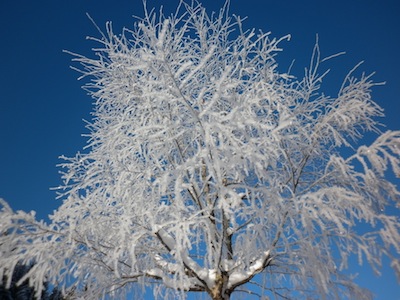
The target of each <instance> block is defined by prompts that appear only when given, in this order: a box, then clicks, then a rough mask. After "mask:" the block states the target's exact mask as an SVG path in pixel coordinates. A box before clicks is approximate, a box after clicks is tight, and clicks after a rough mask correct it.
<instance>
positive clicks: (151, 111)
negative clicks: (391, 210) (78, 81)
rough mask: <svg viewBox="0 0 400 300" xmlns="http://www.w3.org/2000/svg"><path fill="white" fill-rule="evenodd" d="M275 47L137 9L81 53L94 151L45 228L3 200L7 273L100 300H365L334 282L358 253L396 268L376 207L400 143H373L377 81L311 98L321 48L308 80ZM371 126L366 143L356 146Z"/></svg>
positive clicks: (185, 14) (205, 20)
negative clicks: (127, 295) (132, 292)
mask: <svg viewBox="0 0 400 300" xmlns="http://www.w3.org/2000/svg"><path fill="white" fill-rule="evenodd" d="M227 4H228V3H227ZM226 6H227V5H226ZM286 38H288V37H284V38H283V39H286ZM281 41H282V39H274V38H271V37H270V34H268V33H262V32H260V33H256V31H255V30H249V31H246V30H244V29H243V26H242V22H241V19H240V18H239V17H234V18H233V17H230V16H229V14H228V12H227V9H226V7H224V8H223V9H222V10H221V11H220V13H219V14H212V15H208V14H207V13H206V11H205V9H204V8H203V7H202V6H200V5H197V4H192V5H188V4H185V3H181V7H180V10H178V12H177V13H176V14H173V15H171V16H164V15H162V13H161V14H159V15H157V14H155V13H153V12H151V13H148V12H147V11H146V13H145V17H144V18H143V19H139V20H138V21H137V23H136V24H135V26H134V28H133V29H131V30H128V29H126V30H124V31H123V33H122V34H121V35H116V34H114V33H113V31H112V26H111V23H108V24H107V26H106V31H105V32H104V33H102V35H101V38H99V39H97V42H99V45H100V46H99V47H98V48H97V49H95V52H96V57H95V58H86V57H84V56H80V55H75V58H74V60H75V61H77V62H79V63H80V64H81V65H82V68H81V69H80V70H81V72H82V74H83V75H82V77H89V78H90V82H89V83H88V84H87V85H86V89H87V90H88V91H89V92H90V94H91V96H92V97H93V99H94V100H95V103H94V112H93V120H92V122H91V123H90V126H89V128H90V135H89V142H88V149H87V151H86V152H85V153H83V154H80V153H78V154H77V155H76V157H73V158H64V159H65V163H63V164H62V167H63V170H64V173H63V179H64V186H63V187H61V188H60V190H62V191H63V194H62V196H63V197H64V203H63V205H62V206H61V207H60V208H59V209H58V210H57V211H56V212H55V213H54V214H53V215H52V216H51V220H52V223H51V224H44V223H41V222H37V221H35V219H34V217H33V216H32V215H30V214H25V213H23V212H17V213H14V212H13V211H12V210H11V209H10V208H9V207H8V205H7V204H6V203H5V202H2V205H3V209H2V212H1V218H0V220H1V221H0V222H1V223H0V224H1V230H2V231H3V233H4V234H3V235H2V237H1V238H0V245H1V247H0V251H1V255H0V271H1V272H0V275H2V274H3V273H6V274H11V272H12V270H13V268H14V267H15V262H18V261H23V262H25V261H29V260H34V261H35V262H36V264H35V266H34V267H33V268H32V270H30V272H29V274H28V275H29V278H30V280H31V282H32V284H33V285H34V286H35V288H36V289H37V290H38V291H39V292H40V290H41V289H43V287H42V286H40V284H41V282H43V279H44V278H46V279H48V280H52V281H54V282H57V283H60V282H61V283H64V284H65V285H66V288H69V289H71V288H72V287H73V288H75V289H76V290H75V291H76V294H77V295H79V293H82V295H83V296H84V297H85V298H90V297H93V298H94V299H98V297H101V296H104V295H106V294H109V295H111V296H116V295H117V294H118V293H123V292H125V291H128V290H129V288H130V287H132V286H143V285H154V286H155V288H154V293H155V295H156V296H157V295H158V296H161V297H168V296H171V297H173V298H174V297H184V296H185V293H186V292H190V291H192V292H203V293H204V294H208V295H209V296H210V297H212V298H213V299H229V298H230V297H231V296H232V295H234V294H235V293H238V294H239V293H241V292H243V291H247V292H248V293H249V294H252V295H270V294H273V295H275V296H276V297H277V298H279V297H282V298H283V299H286V297H291V296H295V297H296V298H301V297H304V298H307V297H309V296H311V295H320V297H321V298H326V297H329V298H338V299H339V298H341V297H345V296H346V295H347V296H349V297H351V298H352V299H354V298H365V297H368V294H367V293H365V291H363V290H362V289H360V288H358V287H357V286H356V285H355V284H354V283H352V281H351V280H350V279H349V278H347V277H346V276H345V275H344V273H343V272H342V271H343V269H346V268H347V266H348V265H347V262H348V259H349V257H350V256H351V255H352V254H355V255H358V257H359V259H360V263H361V262H363V260H364V259H366V261H367V262H368V263H369V264H370V265H371V266H372V267H373V268H374V270H376V271H379V267H380V265H381V259H382V257H383V256H388V257H389V258H390V259H391V260H392V266H393V267H394V268H395V269H396V271H397V272H399V267H398V266H399V257H398V255H394V254H393V249H394V250H395V253H399V252H400V249H399V242H400V233H399V231H400V228H399V222H398V220H397V218H396V217H394V216H389V215H385V214H384V213H383V209H384V208H385V207H387V206H391V205H393V204H395V203H396V202H397V203H398V200H399V191H398V190H397V188H396V187H395V186H394V185H393V184H392V183H390V182H389V181H388V180H387V179H386V177H385V176H387V173H388V168H389V167H390V168H391V169H392V170H393V172H394V173H395V174H396V175H397V176H398V175H399V170H400V161H399V155H400V150H399V145H400V132H386V133H383V134H382V133H380V131H379V130H378V125H379V124H378V123H377V121H376V117H380V116H383V112H382V109H381V108H380V107H379V106H378V105H377V104H376V103H375V102H373V101H372V99H371V88H372V87H373V86H374V85H375V84H374V83H373V82H372V81H371V78H370V76H364V75H363V76H361V78H359V79H357V78H355V77H353V76H352V73H350V74H349V76H347V77H346V78H345V79H344V82H343V86H342V87H341V89H340V91H339V92H338V95H337V96H336V97H333V96H332V97H328V96H326V95H324V94H323V93H322V92H321V91H320V89H321V83H322V81H323V79H324V78H325V76H326V74H327V72H325V71H322V72H321V71H320V67H321V66H320V65H321V64H322V63H323V62H324V59H321V57H320V51H319V48H318V44H317V45H316V46H315V48H314V51H313V54H312V59H311V64H310V67H309V68H308V69H306V72H305V75H304V77H303V78H302V79H296V78H294V77H293V76H291V75H290V74H281V73H279V72H278V71H277V63H276V61H275V55H276V53H277V52H278V51H280V50H281V49H280V48H279V45H278V44H279V42H281ZM365 131H373V132H375V133H377V134H378V138H377V140H376V142H374V143H373V144H372V145H371V146H361V147H360V148H359V149H358V150H354V149H355V148H356V142H357V140H358V139H359V138H360V137H362V136H363V134H364V132H365ZM344 147H347V148H348V151H352V154H350V155H347V156H343V155H342V154H341V153H342V152H341V151H339V150H342V149H343V148H344ZM346 153H349V152H346ZM360 222H366V223H368V224H370V225H371V226H372V227H371V228H372V230H369V231H368V232H366V233H363V232H362V231H360V230H359V228H357V225H358V224H360ZM262 276H264V277H265V278H264V279H263V280H258V278H262ZM261 282H264V283H265V285H263V286H262V287H260V283H261Z"/></svg>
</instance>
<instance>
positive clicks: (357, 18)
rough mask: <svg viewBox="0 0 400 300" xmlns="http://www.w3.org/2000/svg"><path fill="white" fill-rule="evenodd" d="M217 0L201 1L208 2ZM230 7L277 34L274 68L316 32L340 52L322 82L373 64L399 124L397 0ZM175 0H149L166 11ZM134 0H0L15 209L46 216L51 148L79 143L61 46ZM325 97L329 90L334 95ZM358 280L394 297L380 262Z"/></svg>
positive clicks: (79, 106)
mask: <svg viewBox="0 0 400 300" xmlns="http://www.w3.org/2000/svg"><path fill="white" fill-rule="evenodd" d="M223 1H224V0H205V1H202V2H203V4H204V6H205V7H207V8H209V10H210V11H212V10H216V9H218V8H219V7H220V6H221V5H222V3H223ZM231 2H232V4H231V11H232V13H235V14H238V15H241V16H248V17H249V19H248V20H247V22H246V25H247V26H248V27H256V28H261V29H262V30H263V31H271V32H272V36H275V37H281V36H283V35H286V34H288V33H290V34H291V35H292V39H291V41H290V42H284V43H282V47H283V48H284V51H283V52H282V53H281V54H280V55H279V56H278V58H277V60H278V62H280V68H281V70H285V69H286V68H287V67H288V66H289V65H290V62H291V61H292V59H296V62H295V67H294V69H293V71H294V74H295V75H296V74H297V75H301V74H302V70H303V68H304V66H307V64H308V61H309V57H310V54H311V51H312V48H313V45H314V41H315V36H316V34H318V35H319V41H320V47H321V51H322V54H323V55H326V56H328V55H331V54H334V53H337V52H341V51H346V52H347V54H346V56H342V57H341V58H339V59H336V60H335V61H334V62H332V63H331V67H332V68H335V69H336V71H334V72H332V74H331V75H330V77H328V78H327V82H328V81H329V82H331V83H332V84H328V83H327V89H328V90H330V91H333V90H334V88H336V87H338V86H340V84H341V78H340V77H343V76H344V75H345V74H346V72H347V71H348V70H350V69H351V68H352V67H353V66H354V65H355V64H357V63H358V62H359V61H361V60H363V61H365V63H364V64H363V66H362V67H361V70H364V71H366V72H367V73H370V72H373V71H376V75H375V77H374V79H375V80H376V81H386V85H385V86H383V87H377V88H376V89H375V91H374V93H373V96H374V98H375V100H376V101H377V102H378V103H379V104H380V105H381V106H382V107H383V108H384V109H385V112H386V116H387V117H386V118H385V119H384V120H382V122H383V123H385V124H386V125H387V128H388V129H392V130H398V129H400V117H399V114H400V99H399V96H400V75H399V74H400V72H399V70H400V4H399V3H398V1H397V0H391V1H389V0H381V1H378V0H375V1H372V0H337V1H326V0H319V1H318V0H302V1H299V0H292V1H290V0H286V1H276V0H275V1H268V0H231ZM177 3H178V0H163V1H162V0H159V1H155V0H148V6H158V5H160V4H163V5H164V6H165V8H166V10H167V11H171V10H173V9H174V8H175V6H176V4H177ZM142 12H143V9H142V4H141V0H114V1H110V0H107V1H106V0H68V1H66V0H64V1H61V0H58V1H54V0H52V1H50V0H40V1H33V0H1V1H0V59H1V61H0V197H2V198H4V199H6V200H7V201H8V202H9V203H10V204H11V206H12V207H13V208H14V209H23V210H28V211H29V210H36V211H37V213H38V217H39V218H46V216H47V215H48V214H49V213H51V212H52V211H53V210H54V209H55V208H56V207H57V206H58V205H59V201H58V200H55V193H54V191H50V187H55V186H58V185H59V184H60V176H59V174H58V171H59V169H58V168H56V164H58V163H59V162H60V160H59V159H58V156H60V155H66V156H73V155H74V154H75V153H76V152H77V151H79V150H81V149H82V147H83V146H84V145H85V138H83V137H82V136H81V134H82V133H85V132H86V129H85V128H84V122H83V121H82V119H90V110H91V99H90V98H89V97H88V96H87V95H86V94H85V92H84V91H83V90H81V89H80V86H81V85H82V83H81V82H78V81H77V80H76V78H77V77H78V74H77V73H76V72H74V71H72V70H71V69H69V66H70V65H71V61H70V60H71V57H70V56H69V55H67V54H65V53H63V52H62V50H65V49H66V50H70V51H73V52H77V53H80V54H84V55H91V51H90V49H91V47H93V46H94V44H93V43H91V42H88V41H86V40H85V37H86V36H96V37H97V36H98V35H97V32H96V30H95V28H94V27H93V25H92V24H91V22H90V21H89V20H88V18H87V17H86V13H89V14H90V15H91V16H92V17H93V19H94V20H95V21H96V22H97V24H98V25H99V26H100V27H102V26H103V25H104V24H105V22H106V21H110V20H111V21H113V24H114V28H115V32H119V31H120V29H121V28H122V27H124V26H125V27H130V26H131V25H132V23H133V18H132V15H139V16H141V15H142ZM333 96H334V95H333ZM359 271H360V283H361V284H362V285H364V286H365V287H369V288H370V289H372V290H373V291H374V292H375V293H376V296H377V297H376V299H379V300H391V299H395V300H398V299H400V286H399V285H398V284H397V282H396V280H395V276H394V274H393V272H392V271H391V270H390V268H388V266H387V264H386V265H385V267H384V269H383V276H382V277H378V278H377V277H374V276H373V275H371V271H370V270H369V268H361V269H360V270H359Z"/></svg>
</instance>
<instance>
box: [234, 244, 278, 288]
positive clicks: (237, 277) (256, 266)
mask: <svg viewBox="0 0 400 300" xmlns="http://www.w3.org/2000/svg"><path fill="white" fill-rule="evenodd" d="M269 259H270V251H265V252H264V253H263V255H262V256H261V257H260V258H258V259H257V260H256V261H255V262H253V263H252V264H251V265H250V266H249V268H248V269H247V270H240V271H233V272H232V273H231V274H230V276H229V281H228V288H231V287H232V286H235V285H237V284H238V283H240V282H243V281H246V280H248V279H249V278H252V277H254V276H255V275H256V274H257V273H259V272H262V271H263V269H264V266H265V265H266V264H267V263H268V260H269Z"/></svg>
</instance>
